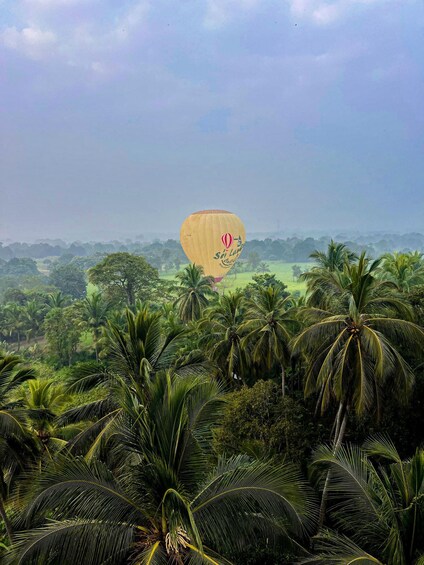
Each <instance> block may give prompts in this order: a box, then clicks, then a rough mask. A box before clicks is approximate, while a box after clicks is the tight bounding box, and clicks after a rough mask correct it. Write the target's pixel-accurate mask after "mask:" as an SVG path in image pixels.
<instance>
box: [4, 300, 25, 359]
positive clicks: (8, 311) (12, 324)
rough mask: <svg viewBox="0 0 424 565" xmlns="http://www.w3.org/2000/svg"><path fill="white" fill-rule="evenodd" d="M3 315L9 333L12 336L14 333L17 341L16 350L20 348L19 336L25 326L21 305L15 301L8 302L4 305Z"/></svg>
mask: <svg viewBox="0 0 424 565" xmlns="http://www.w3.org/2000/svg"><path fill="white" fill-rule="evenodd" d="M4 316H5V322H6V324H5V325H6V327H7V329H8V331H9V335H10V336H11V337H12V336H13V335H16V339H17V341H18V351H19V350H20V348H21V336H22V332H23V331H24V328H25V317H24V313H23V309H22V306H19V305H18V304H16V302H9V303H8V304H6V306H5V307H4Z"/></svg>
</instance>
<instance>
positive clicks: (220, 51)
mask: <svg viewBox="0 0 424 565" xmlns="http://www.w3.org/2000/svg"><path fill="white" fill-rule="evenodd" d="M0 73H1V75H0V108H1V122H0V132H1V137H0V139H1V146H0V171H1V176H0V183H1V184H0V187H1V188H0V192H1V201H0V240H6V239H18V240H34V239H37V238H43V237H63V238H68V239H87V238H106V239H111V238H113V237H124V236H130V237H131V236H134V235H136V234H140V233H148V232H177V231H178V229H179V225H180V224H181V222H182V221H183V219H184V218H185V217H186V216H187V215H188V214H189V213H190V212H192V211H195V210H199V209H204V208H216V207H218V208H226V209H229V210H232V211H234V212H236V213H237V214H238V215H239V216H240V217H241V218H242V219H243V220H244V221H245V223H246V227H247V231H248V232H250V233H251V232H258V231H270V230H275V229H276V228H277V227H279V228H280V229H285V230H299V231H307V230H324V231H325V230H328V231H331V230H341V229H343V230H347V229H351V230H366V231H370V230H387V231H397V230H400V231H412V230H421V231H424V3H423V2H422V1H421V0H327V1H324V0H269V1H267V0H177V1H176V0H172V1H171V0H169V1H168V0H151V1H146V0H142V1H125V0H120V1H117V0H113V1H112V0H0Z"/></svg>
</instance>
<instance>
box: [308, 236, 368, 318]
mask: <svg viewBox="0 0 424 565" xmlns="http://www.w3.org/2000/svg"><path fill="white" fill-rule="evenodd" d="M310 257H311V259H314V260H315V261H316V265H315V266H314V267H312V269H311V270H310V271H307V272H305V273H302V274H301V275H300V279H301V280H304V281H306V287H307V293H308V303H309V304H310V305H311V306H317V307H322V308H326V307H328V306H329V304H330V302H331V299H332V292H331V291H332V282H333V279H334V277H336V278H337V275H338V274H340V273H341V272H342V271H343V270H344V267H345V265H350V264H352V263H353V262H354V261H356V260H357V259H358V256H357V255H356V254H355V253H352V251H350V250H349V249H348V248H347V247H346V245H344V244H343V243H336V242H335V241H333V240H331V241H330V243H329V244H328V248H327V252H326V253H323V252H322V251H318V250H316V251H314V252H313V253H311V255H310Z"/></svg>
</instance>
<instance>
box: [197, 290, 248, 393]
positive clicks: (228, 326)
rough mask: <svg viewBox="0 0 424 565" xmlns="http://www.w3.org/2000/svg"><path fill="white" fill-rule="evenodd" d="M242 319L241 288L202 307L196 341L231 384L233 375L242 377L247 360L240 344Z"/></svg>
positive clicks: (236, 377)
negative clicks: (201, 317) (202, 313)
mask: <svg viewBox="0 0 424 565" xmlns="http://www.w3.org/2000/svg"><path fill="white" fill-rule="evenodd" d="M242 322H243V295H242V293H241V292H234V293H231V292H229V293H228V294H224V295H223V296H220V298H219V300H218V302H217V304H216V305H214V306H211V307H210V308H207V309H206V310H205V311H204V316H203V319H202V321H201V323H200V329H201V337H200V341H199V345H200V347H204V348H205V349H206V351H207V353H208V355H209V356H210V358H211V359H212V360H213V361H214V363H215V364H216V366H217V367H218V368H219V370H220V371H221V373H222V375H223V377H224V378H225V379H226V380H227V381H228V382H229V383H230V384H234V379H240V382H241V381H242V379H243V373H244V370H245V368H246V366H247V362H248V359H247V356H246V350H245V348H244V347H242V345H241V339H242V334H241V332H240V325H241V323H242Z"/></svg>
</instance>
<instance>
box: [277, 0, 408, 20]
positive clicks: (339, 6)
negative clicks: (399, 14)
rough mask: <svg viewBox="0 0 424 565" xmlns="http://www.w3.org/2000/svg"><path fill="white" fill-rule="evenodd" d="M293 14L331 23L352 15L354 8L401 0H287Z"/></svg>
mask: <svg viewBox="0 0 424 565" xmlns="http://www.w3.org/2000/svg"><path fill="white" fill-rule="evenodd" d="M287 2H288V4H289V7H290V11H291V13H292V15H293V16H295V17H297V18H303V19H306V20H309V21H311V22H312V23H315V24H317V25H323V26H325V25H329V24H332V23H335V22H337V21H339V20H342V19H344V18H345V17H347V16H348V15H350V14H351V13H352V12H353V11H354V10H356V9H358V8H360V7H361V6H362V7H369V6H371V5H378V4H387V3H390V2H399V0H287Z"/></svg>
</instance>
